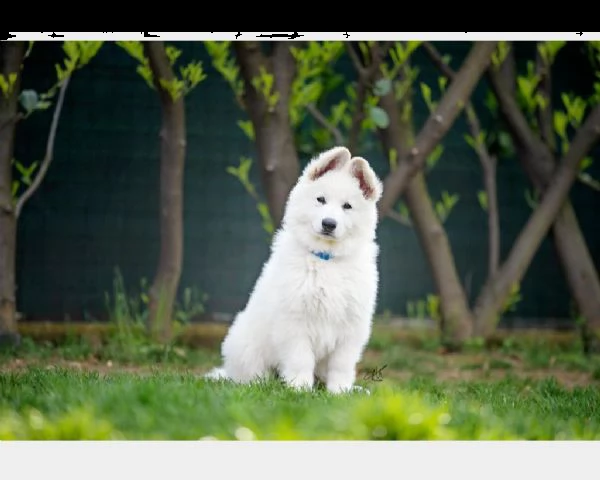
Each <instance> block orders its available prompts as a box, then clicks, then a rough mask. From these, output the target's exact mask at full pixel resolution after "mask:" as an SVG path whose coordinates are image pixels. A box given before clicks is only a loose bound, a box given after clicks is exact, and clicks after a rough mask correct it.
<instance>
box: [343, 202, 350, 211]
mask: <svg viewBox="0 0 600 480" xmlns="http://www.w3.org/2000/svg"><path fill="white" fill-rule="evenodd" d="M342 208H343V209H344V210H350V209H351V208H352V205H350V204H349V203H348V202H346V203H344V205H342Z"/></svg>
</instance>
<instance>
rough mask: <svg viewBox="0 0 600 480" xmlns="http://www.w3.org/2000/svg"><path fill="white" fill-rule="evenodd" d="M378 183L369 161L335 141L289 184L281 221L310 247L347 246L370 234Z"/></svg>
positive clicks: (379, 191)
mask: <svg viewBox="0 0 600 480" xmlns="http://www.w3.org/2000/svg"><path fill="white" fill-rule="evenodd" d="M382 192H383V187H382V184H381V182H380V180H379V178H377V175H376V174H375V172H374V171H373V170H372V168H371V167H370V165H369V163H368V162H367V161H366V160H365V159H364V158H361V157H354V158H353V157H352V156H351V154H350V151H349V150H348V149H347V148H345V147H335V148H332V149H330V150H327V151H326V152H323V153H322V154H321V155H319V156H318V157H316V158H314V159H313V160H312V161H311V162H310V163H309V164H308V165H307V166H306V167H305V169H304V171H303V172H302V175H301V176H300V178H299V179H298V182H297V184H296V185H295V187H294V188H293V189H292V191H291V193H290V196H289V199H288V202H287V206H286V212H285V217H284V225H285V226H286V228H289V229H290V230H292V231H293V233H294V235H296V236H297V238H299V239H300V240H301V241H302V242H303V243H306V244H307V246H308V247H309V248H310V249H328V250H334V251H347V248H348V247H351V244H352V243H354V241H357V242H360V241H363V242H364V241H365V238H367V239H372V238H374V236H375V229H376V226H377V206H376V204H377V201H378V200H379V198H380V197H381V194H382Z"/></svg>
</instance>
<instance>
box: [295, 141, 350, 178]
mask: <svg viewBox="0 0 600 480" xmlns="http://www.w3.org/2000/svg"><path fill="white" fill-rule="evenodd" d="M351 156H352V155H350V150H348V149H347V148H346V147H333V148H331V149H329V150H327V151H325V152H323V153H321V154H320V155H319V156H318V157H316V158H315V159H313V160H311V162H310V163H309V164H308V165H307V166H306V168H305V169H304V172H303V173H302V176H303V177H304V178H306V179H308V180H311V181H314V180H317V179H318V178H320V177H322V176H323V175H325V174H326V173H327V172H329V171H331V170H339V169H340V168H342V167H343V166H344V165H345V164H346V163H347V162H348V160H350V157H351Z"/></svg>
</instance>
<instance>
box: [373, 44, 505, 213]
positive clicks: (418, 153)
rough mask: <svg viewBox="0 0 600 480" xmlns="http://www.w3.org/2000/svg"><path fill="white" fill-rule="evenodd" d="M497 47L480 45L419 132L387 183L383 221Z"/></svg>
mask: <svg viewBox="0 0 600 480" xmlns="http://www.w3.org/2000/svg"><path fill="white" fill-rule="evenodd" d="M497 44H498V42H478V43H476V44H475V45H474V47H473V48H472V49H471V51H470V52H469V54H468V56H467V58H466V59H465V61H464V63H463V65H462V67H461V69H460V70H459V72H458V73H457V75H456V78H455V80H454V81H453V82H452V84H451V85H450V86H449V88H448V90H447V91H446V93H445V95H444V97H443V98H442V100H441V101H440V103H439V104H438V107H437V108H436V109H435V111H434V112H432V114H431V115H430V116H429V118H428V119H427V121H426V122H425V125H424V126H423V128H422V129H421V131H420V132H419V134H418V136H417V138H416V142H415V146H414V147H413V148H412V149H411V150H410V153H409V155H408V158H407V159H406V160H407V161H403V162H400V164H399V166H398V168H397V169H395V170H394V171H393V172H391V173H390V174H389V175H388V176H387V178H386V179H385V181H384V190H383V196H382V198H381V200H380V201H379V214H380V218H383V217H384V216H385V214H386V213H387V212H388V211H389V210H390V209H391V207H392V205H393V204H394V202H395V200H396V198H398V196H400V195H401V193H402V192H403V190H404V188H405V187H406V185H408V182H409V181H410V179H411V178H412V177H413V176H414V175H415V174H416V173H417V172H418V171H419V170H420V169H421V168H422V167H423V166H424V164H425V161H426V160H427V157H428V156H429V155H430V154H431V152H432V151H433V149H434V148H435V146H436V145H437V144H438V143H439V142H440V140H441V139H442V138H443V137H444V135H446V133H447V132H448V130H449V129H450V127H451V126H452V125H453V123H454V120H455V119H456V117H457V116H458V114H459V113H460V112H461V111H462V109H463V107H464V105H465V103H466V102H467V100H468V98H469V97H470V96H471V93H472V92H473V90H474V89H475V87H476V86H477V84H478V82H479V80H480V78H481V75H482V74H483V72H484V71H485V70H486V69H487V68H488V65H489V63H490V59H491V55H492V53H494V51H495V50H496V46H497Z"/></svg>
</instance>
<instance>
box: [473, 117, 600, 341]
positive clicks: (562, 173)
mask: <svg viewBox="0 0 600 480" xmlns="http://www.w3.org/2000/svg"><path fill="white" fill-rule="evenodd" d="M599 135H600V105H599V106H596V108H594V110H592V112H591V113H590V114H589V115H588V117H587V119H586V120H585V122H584V124H583V125H582V126H581V128H580V129H579V130H578V131H577V134H576V135H575V138H574V139H573V141H572V143H571V146H570V148H569V151H568V152H567V154H566V156H565V158H564V159H563V161H562V162H561V164H560V166H559V167H558V168H557V169H556V171H555V173H554V174H553V176H552V180H551V181H550V182H549V183H548V186H547V188H546V190H545V191H544V192H543V194H542V200H541V202H540V204H539V205H538V207H537V208H536V209H535V211H534V212H533V214H532V215H531V217H530V218H529V221H528V222H527V224H526V225H525V227H524V228H523V230H522V231H521V233H520V235H519V237H518V238H517V240H516V242H515V243H514V245H513V247H512V249H511V252H510V254H509V256H508V258H507V260H506V262H504V264H503V266H502V268H501V269H500V270H499V271H498V274H497V275H496V277H495V278H494V279H492V281H491V282H487V283H486V285H485V286H484V288H483V290H482V292H481V294H480V295H479V298H478V299H477V302H476V305H475V333H476V334H477V335H481V336H483V337H487V336H489V335H490V334H491V333H492V332H493V331H494V329H495V327H496V323H497V321H498V313H499V312H500V310H501V308H502V306H503V305H504V303H505V302H506V299H507V298H508V295H509V293H510V289H511V287H512V285H514V284H515V283H519V282H520V281H521V280H522V278H523V275H524V274H525V272H526V270H527V267H528V266H529V264H530V263H531V260H532V259H533V256H534V255H535V252H536V251H537V249H538V248H539V246H540V244H541V243H542V240H543V239H544V237H545V235H546V234H547V233H548V230H549V229H550V226H551V225H552V223H553V222H554V220H555V218H556V217H557V215H558V213H559V211H560V210H561V208H562V207H563V206H564V204H565V200H566V198H567V196H568V194H569V191H570V189H571V186H572V185H573V182H574V180H575V178H576V176H577V173H578V171H579V163H580V162H581V159H583V158H584V156H585V155H586V154H587V152H588V151H589V150H590V149H591V148H592V146H593V145H594V144H595V143H596V141H597V140H598V136H599Z"/></svg>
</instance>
